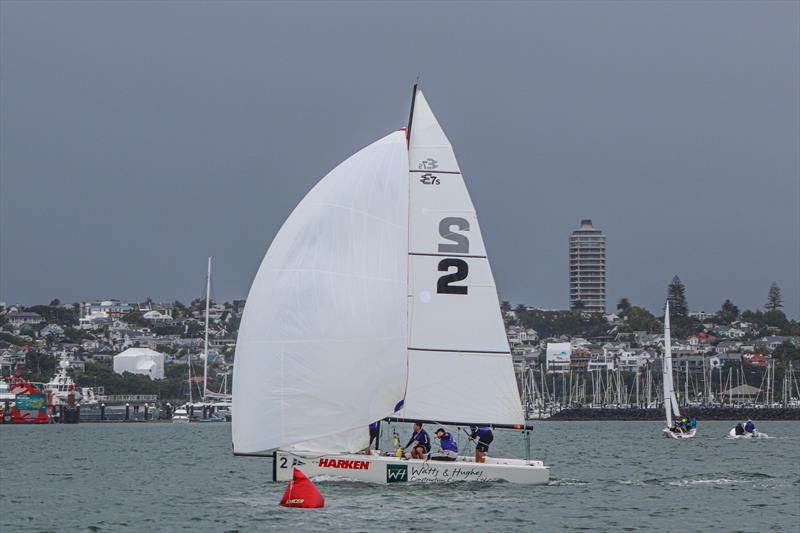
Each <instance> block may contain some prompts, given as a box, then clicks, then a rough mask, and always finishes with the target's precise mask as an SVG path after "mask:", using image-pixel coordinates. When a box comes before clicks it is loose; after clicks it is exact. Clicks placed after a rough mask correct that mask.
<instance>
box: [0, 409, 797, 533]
mask: <svg viewBox="0 0 800 533" xmlns="http://www.w3.org/2000/svg"><path fill="white" fill-rule="evenodd" d="M534 427H535V430H534V438H533V443H534V453H533V456H534V458H537V459H543V460H544V461H545V463H546V464H548V465H551V466H552V471H551V477H552V481H551V483H550V485H548V486H539V487H525V486H519V485H512V484H508V483H494V484H475V483H456V484H450V485H422V484H393V485H385V486H373V485H364V484H359V483H354V482H348V481H341V480H322V481H320V482H319V483H318V487H319V489H320V491H321V492H322V494H323V495H324V496H325V498H326V506H325V508H324V509H316V510H301V509H284V508H280V507H278V505H277V503H278V500H279V498H280V496H281V494H282V493H283V490H284V488H285V486H284V485H283V484H277V483H272V482H271V481H270V479H271V469H272V464H271V460H270V459H255V458H234V457H233V456H232V454H231V447H230V424H221V423H220V424H168V423H160V424H81V425H75V426H70V425H54V426H22V425H12V426H0V446H1V449H2V454H0V480H2V483H1V484H2V490H0V509H2V513H0V530H2V531H71V532H74V531H131V532H150V531H218V532H222V531H230V532H233V531H241V532H245V531H269V530H277V529H282V530H287V529H291V530H293V531H303V530H322V529H326V530H330V531H336V530H349V531H374V530H376V529H382V530H386V531H395V530H400V531H403V530H407V531H415V530H416V531H420V530H424V531H428V530H435V531H450V530H492V531H522V530H534V529H535V530H538V531H556V530H567V531H569V530H598V531H619V530H652V529H662V530H675V531H678V530H680V531H710V530H721V531H731V530H737V531H767V530H770V531H797V529H796V528H797V524H798V523H800V423H798V422H777V421H776V422H765V423H763V424H760V426H759V429H760V430H762V431H763V432H765V433H767V434H769V435H770V437H771V438H767V439H758V440H755V439H754V440H730V439H727V438H725V435H726V433H727V431H728V430H729V429H730V428H731V427H732V423H731V422H705V423H703V422H702V421H701V423H700V433H699V436H698V437H697V438H695V439H693V440H688V441H675V440H672V439H665V438H663V437H662V435H661V427H662V424H661V423H659V422H616V421H614V422H540V423H536V424H535V426H534ZM429 429H435V428H429ZM401 436H402V437H405V438H407V437H408V431H407V430H406V429H405V428H403V432H402V435H401ZM521 440H522V439H521V438H519V436H512V435H510V434H507V433H501V432H498V433H497V434H496V438H495V443H494V445H493V447H492V453H494V454H496V455H506V454H508V453H513V454H515V455H518V454H519V453H521V451H522V444H521ZM462 442H463V439H462Z"/></svg>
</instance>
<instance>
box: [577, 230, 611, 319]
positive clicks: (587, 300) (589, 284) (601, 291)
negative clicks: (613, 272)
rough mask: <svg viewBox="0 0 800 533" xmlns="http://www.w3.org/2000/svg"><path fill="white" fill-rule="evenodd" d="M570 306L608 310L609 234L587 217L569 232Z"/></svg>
mask: <svg viewBox="0 0 800 533" xmlns="http://www.w3.org/2000/svg"><path fill="white" fill-rule="evenodd" d="M569 308H570V309H572V310H574V311H586V312H595V313H605V311H606V236H605V235H603V232H602V231H600V230H599V229H595V227H594V226H592V221H591V220H588V219H585V220H581V227H580V228H578V229H576V230H575V231H573V232H572V233H570V235H569Z"/></svg>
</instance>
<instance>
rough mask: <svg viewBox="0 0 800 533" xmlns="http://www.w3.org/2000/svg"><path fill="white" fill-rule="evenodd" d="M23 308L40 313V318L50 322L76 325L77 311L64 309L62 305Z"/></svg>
mask: <svg viewBox="0 0 800 533" xmlns="http://www.w3.org/2000/svg"><path fill="white" fill-rule="evenodd" d="M54 301H55V300H54ZM51 303H52V302H51ZM25 310H26V311H30V312H31V313H38V314H40V315H42V318H44V319H45V321H46V322H48V323H50V324H59V325H62V326H63V325H69V326H77V325H78V313H77V311H76V310H75V309H71V308H70V309H64V308H63V307H53V306H50V305H34V306H32V307H27V308H25Z"/></svg>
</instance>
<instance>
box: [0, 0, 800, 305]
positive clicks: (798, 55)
mask: <svg viewBox="0 0 800 533" xmlns="http://www.w3.org/2000/svg"><path fill="white" fill-rule="evenodd" d="M799 28H800V3H798V2H795V1H786V2H753V3H749V2H708V3H704V2H681V3H672V4H667V3H658V2H639V3H634V2H624V3H623V2H619V3H604V2H553V3H550V2H530V3H523V2H515V3H505V4H504V3H497V2H492V3H489V2H486V3H478V2H474V3H465V4H458V3H455V2H446V3H445V2H443V3H438V4H423V3H409V2H403V3H397V4H388V3H366V2H355V3H333V2H325V3H312V2H297V3H278V2H241V3H235V2H210V1H209V2H190V1H180V2H122V1H118V2H86V3H81V2H65V1H58V2H44V1H38V2H11V1H6V0H3V1H2V3H1V4H0V76H1V77H0V111H1V112H2V116H1V117H0V118H1V119H2V120H1V122H0V128H2V129H1V130H0V178H1V182H0V196H1V197H2V198H1V199H0V209H1V212H0V300H5V301H7V302H10V303H11V302H21V303H25V304H32V303H46V302H48V301H50V299H52V298H55V297H58V298H60V299H61V300H62V301H67V302H72V301H78V300H83V299H91V298H110V297H117V298H125V299H131V300H137V299H144V298H145V297H148V296H150V297H152V298H154V299H156V300H162V301H171V300H173V299H182V300H188V299H190V298H193V297H199V296H202V294H203V287H204V276H205V258H206V257H207V256H209V255H213V256H214V257H215V274H214V287H215V298H216V299H218V300H222V299H232V298H243V297H245V296H246V294H247V291H248V288H249V286H250V283H251V281H252V279H253V276H254V275H255V272H256V269H257V268H258V265H259V263H260V261H261V258H262V257H263V254H264V252H265V250H266V248H267V246H268V244H269V243H270V242H271V240H272V238H273V237H274V235H275V233H276V232H277V231H278V229H279V227H280V225H281V224H282V222H283V221H284V219H285V218H286V216H287V215H288V214H289V212H290V211H291V209H292V208H293V207H294V205H295V204H296V203H297V202H298V201H299V200H300V199H301V198H302V196H303V195H304V194H305V193H306V192H307V191H308V190H309V189H310V188H311V187H312V185H313V184H314V183H315V182H316V181H317V180H318V179H319V178H320V177H321V176H323V175H324V174H325V173H327V172H328V171H329V170H330V169H331V168H333V167H334V166H335V165H337V164H338V163H339V162H340V161H342V160H343V159H345V158H347V157H348V156H350V155H351V154H352V153H353V152H355V151H356V150H358V149H360V148H361V147H363V146H365V145H367V144H369V143H370V142H372V141H373V140H375V139H377V138H378V137H380V136H382V135H384V134H386V133H387V132H389V131H391V130H393V129H396V128H398V127H401V126H403V125H405V122H406V120H407V115H408V106H409V100H410V91H411V84H412V83H413V80H414V78H415V77H416V76H420V78H421V83H422V87H423V89H424V90H425V93H426V96H427V97H428V100H429V101H430V103H431V106H432V107H433V109H434V111H435V112H436V113H437V115H438V117H439V119H440V121H441V122H442V124H443V126H444V128H445V131H446V132H447V134H448V136H449V137H450V139H451V141H452V142H453V144H454V147H455V150H456V154H457V156H458V158H459V161H460V163H461V167H462V170H463V171H464V175H465V179H466V180H467V185H468V186H469V188H470V191H471V194H472V197H473V201H474V203H475V204H476V207H477V209H478V214H479V217H480V220H481V225H482V227H483V231H484V238H485V240H486V245H487V248H488V250H489V254H490V258H491V260H492V267H493V269H494V272H495V276H496V278H497V284H498V288H499V291H500V294H501V297H502V298H503V299H508V300H511V301H512V302H513V303H515V304H516V303H526V304H529V305H536V306H544V307H549V308H566V306H567V297H568V279H567V270H568V267H567V261H568V254H567V239H568V234H569V232H570V231H571V230H573V229H574V228H576V227H577V225H578V222H579V220H580V219H581V218H591V219H592V220H593V221H594V223H595V225H596V226H597V227H599V228H601V229H602V230H604V231H605V232H606V234H607V238H608V307H609V310H612V309H613V308H614V306H615V304H616V302H617V300H618V299H619V298H621V297H623V296H625V297H628V298H630V299H631V301H632V302H633V303H634V304H639V305H644V306H646V307H648V308H649V309H651V310H653V311H658V310H660V308H661V305H662V301H663V299H664V296H665V291H666V285H667V284H668V282H669V281H670V279H671V278H672V276H674V275H676V274H677V275H679V276H680V277H681V278H682V279H683V281H684V283H685V284H686V287H687V296H688V301H689V306H690V308H691V309H693V310H709V311H710V310H716V309H719V307H720V304H721V303H722V301H723V300H724V299H725V298H731V299H732V300H733V301H734V303H736V304H737V305H739V306H740V307H748V308H755V307H760V306H763V304H764V302H765V300H766V296H767V290H768V288H769V285H770V283H771V282H772V281H776V282H777V283H778V284H779V285H780V286H781V288H782V290H783V295H784V302H785V305H786V311H787V313H788V314H789V315H791V316H794V317H797V316H798V315H800V237H799V235H800V210H799V208H798V203H799V202H800V155H799V149H798V146H800V96H798V95H800V29H799Z"/></svg>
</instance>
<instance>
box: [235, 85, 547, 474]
mask: <svg viewBox="0 0 800 533" xmlns="http://www.w3.org/2000/svg"><path fill="white" fill-rule="evenodd" d="M233 402H234V405H235V409H236V416H235V417H234V420H233V428H232V437H233V449H234V453H235V454H237V455H249V456H264V457H273V460H274V463H273V478H274V479H275V480H287V479H290V478H291V476H292V470H293V468H292V467H293V465H302V466H301V469H302V471H303V472H304V473H305V474H306V475H308V476H316V475H320V474H330V475H335V476H339V477H342V476H344V477H348V478H351V479H356V480H362V481H368V482H375V483H391V482H396V481H401V482H402V481H458V480H476V481H491V480H507V481H513V482H518V483H529V484H544V483H547V482H548V480H549V468H548V467H546V466H544V464H543V463H542V462H541V461H533V460H530V458H529V457H528V458H527V459H524V460H523V459H500V458H494V457H487V458H486V462H485V463H475V462H474V460H473V459H472V458H469V457H459V458H458V460H457V461H453V462H434V461H427V460H417V459H408V460H407V459H405V458H402V457H395V456H388V455H384V454H380V453H378V452H373V454H372V455H362V454H358V453H357V452H358V451H359V450H363V449H365V448H367V446H368V443H369V433H368V430H367V426H368V425H369V424H370V423H371V422H373V421H376V420H382V419H385V418H391V419H393V420H396V421H409V420H420V421H426V422H431V423H438V424H442V425H446V424H451V425H470V424H479V425H489V426H492V427H493V428H514V429H517V430H520V431H522V432H523V434H524V435H525V436H526V437H528V442H529V434H530V429H531V428H530V427H528V426H525V420H524V416H523V412H522V405H521V403H520V397H519V393H518V389H517V384H516V381H515V376H514V369H513V365H512V361H511V354H510V350H509V346H508V341H507V339H506V335H505V329H504V327H503V322H502V318H501V315H500V309H499V302H498V297H497V291H496V288H495V283H494V278H493V276H492V272H491V268H490V266H489V261H488V258H487V256H486V250H485V248H484V245H483V239H482V237H481V232H480V227H479V225H478V219H477V217H476V213H475V208H474V207H473V205H472V201H471V200H470V197H469V193H468V192H467V189H466V186H465V184H464V181H463V179H462V177H461V172H460V170H459V167H458V163H457V162H456V158H455V154H454V153H453V149H452V147H451V145H450V142H449V141H448V139H447V137H446V136H445V134H444V132H443V131H442V129H441V127H440V125H439V123H438V122H437V120H436V117H435V116H434V115H433V112H432V111H431V109H430V107H429V106H428V103H427V101H426V100H425V97H424V96H423V94H422V92H421V91H420V90H418V89H417V87H416V86H415V87H414V93H413V97H412V104H411V114H410V117H409V124H408V127H407V128H403V129H401V130H399V131H396V132H394V133H391V134H389V135H387V136H386V137H384V138H383V139H381V140H379V141H377V142H375V143H373V144H371V145H369V146H367V147H366V148H364V149H362V150H361V151H359V152H358V153H356V154H355V155H353V156H352V157H350V158H349V159H347V160H346V161H344V162H343V163H341V164H340V165H339V166H338V167H336V168H335V169H333V170H332V171H331V172H330V173H329V174H328V175H327V176H325V177H324V178H323V179H322V180H320V182H319V183H317V185H316V186H315V187H314V188H313V189H312V190H311V191H310V192H309V193H308V194H307V195H306V197H305V198H304V199H303V200H302V201H301V202H300V204H299V205H298V206H297V207H296V208H295V210H294V211H293V212H292V214H291V215H290V216H289V218H288V219H287V220H286V222H285V223H284V225H283V227H282V228H281V230H280V231H279V232H278V234H277V236H276V237H275V239H274V241H273V242H272V245H271V246H270V248H269V250H268V251H267V253H266V256H265V257H264V260H263V262H262V264H261V267H260V269H259V271H258V273H257V275H256V278H255V280H254V281H253V285H252V287H251V288H250V293H249V295H248V297H247V303H246V306H245V310H244V314H243V316H242V322H241V327H240V330H239V336H238V340H237V346H236V359H235V362H234V372H233ZM528 455H529V453H528Z"/></svg>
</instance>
